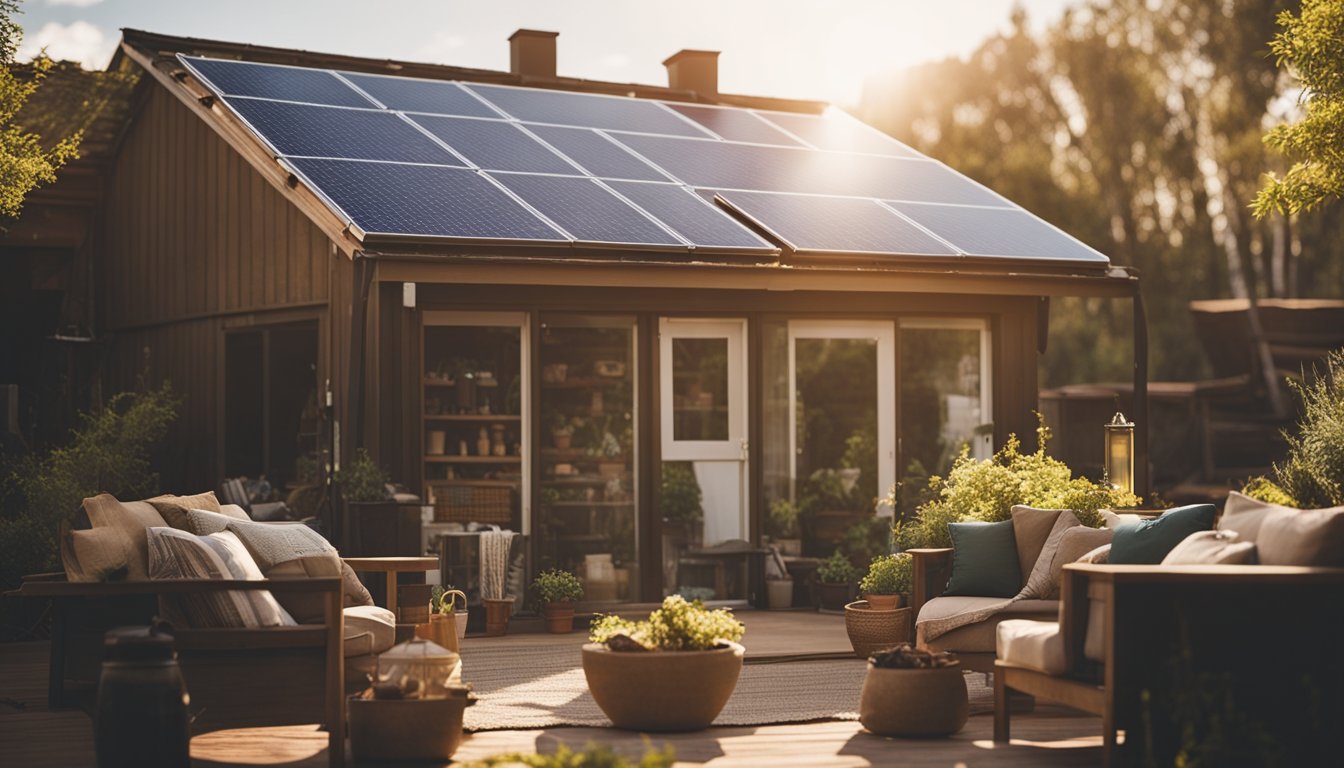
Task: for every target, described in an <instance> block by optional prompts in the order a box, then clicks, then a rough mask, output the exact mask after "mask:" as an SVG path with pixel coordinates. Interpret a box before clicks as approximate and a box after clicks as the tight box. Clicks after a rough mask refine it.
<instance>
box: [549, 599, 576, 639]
mask: <svg viewBox="0 0 1344 768" xmlns="http://www.w3.org/2000/svg"><path fill="white" fill-rule="evenodd" d="M544 613H545V615H546V631H547V632H550V633H551V634H553V635H567V634H569V633H570V632H573V631H574V604H573V603H547V604H546V608H545V610H544Z"/></svg>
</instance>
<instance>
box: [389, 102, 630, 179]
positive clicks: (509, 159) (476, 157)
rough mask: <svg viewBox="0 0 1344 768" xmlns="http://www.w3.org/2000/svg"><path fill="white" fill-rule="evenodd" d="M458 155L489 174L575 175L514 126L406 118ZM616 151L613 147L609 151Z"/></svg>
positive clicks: (465, 119) (458, 119) (497, 122)
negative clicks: (520, 172) (493, 172)
mask: <svg viewBox="0 0 1344 768" xmlns="http://www.w3.org/2000/svg"><path fill="white" fill-rule="evenodd" d="M408 117H410V118H411V119H412V120H414V121H415V122H417V123H419V124H420V125H422V126H424V128H425V129H426V130H427V131H429V132H430V133H432V134H434V135H435V136H437V137H438V138H439V139H440V140H442V141H443V143H445V144H447V145H448V146H450V147H452V148H453V150H454V151H456V152H457V153H458V154H459V155H462V156H463V157H465V158H467V159H468V160H470V161H471V162H473V163H475V164H476V165H478V166H480V167H482V168H487V169H489V170H493V171H523V172H526V173H567V174H577V173H578V172H579V171H578V169H577V168H575V167H574V166H572V165H570V164H569V163H567V162H565V161H564V159H562V158H561V157H560V156H559V155H557V154H555V153H554V152H552V151H551V150H549V149H547V148H546V145H544V144H542V143H541V142H539V141H537V140H536V139H534V138H532V137H531V136H528V135H527V134H526V133H523V131H522V130H520V129H519V128H518V126H517V125H516V124H514V123H510V122H505V121H503V120H476V119H473V118H470V117H438V116H431V115H408ZM612 149H615V150H616V151H620V150H619V149H618V148H616V147H612Z"/></svg>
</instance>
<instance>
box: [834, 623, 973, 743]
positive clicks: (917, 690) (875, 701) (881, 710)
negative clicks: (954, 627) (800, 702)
mask: <svg viewBox="0 0 1344 768" xmlns="http://www.w3.org/2000/svg"><path fill="white" fill-rule="evenodd" d="M967 714H969V705H968V701H967V697H966V681H965V679H964V678H963V676H962V672H961V666H960V662H958V661H957V660H956V658H955V657H954V656H953V655H952V654H949V653H929V652H927V651H920V650H915V649H914V648H913V647H911V645H910V644H909V643H902V644H901V645H899V646H897V647H895V648H892V649H891V650H888V651H883V652H880V653H875V654H873V656H872V657H871V658H870V659H869V660H868V675H867V676H866V677H865V678H864V680H863V692H862V693H861V694H860V696H859V722H860V723H863V727H864V728H867V729H868V730H869V731H871V732H873V733H876V734H878V735H880V736H923V737H927V736H948V735H951V734H953V733H956V732H957V731H959V730H961V728H962V726H964V725H966V716H967Z"/></svg>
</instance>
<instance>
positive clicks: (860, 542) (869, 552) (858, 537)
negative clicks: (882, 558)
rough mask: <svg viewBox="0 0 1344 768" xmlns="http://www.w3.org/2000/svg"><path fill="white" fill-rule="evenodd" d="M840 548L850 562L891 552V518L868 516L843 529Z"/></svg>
mask: <svg viewBox="0 0 1344 768" xmlns="http://www.w3.org/2000/svg"><path fill="white" fill-rule="evenodd" d="M840 548H841V549H843V550H844V551H845V554H847V555H849V561H850V562H851V563H867V562H869V561H870V560H872V559H873V558H874V557H877V556H878V555H886V554H890V553H891V520H890V519H889V518H886V517H870V518H868V519H866V520H860V521H858V522H856V523H854V524H853V525H851V526H849V527H848V528H846V529H845V537H844V539H842V540H841V542H840Z"/></svg>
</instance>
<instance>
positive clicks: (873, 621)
mask: <svg viewBox="0 0 1344 768" xmlns="http://www.w3.org/2000/svg"><path fill="white" fill-rule="evenodd" d="M913 570H914V558H912V557H911V556H910V555H909V554H908V553H905V552H901V553H899V554H895V555H881V556H879V557H875V558H873V562H872V564H870V565H869V566H868V572H867V573H866V574H864V577H863V579H861V580H860V581H859V591H860V592H862V593H863V596H864V599H863V600H856V601H854V602H852V603H850V604H848V605H846V606H845V632H846V633H848V634H849V642H850V644H851V645H853V646H854V654H855V655H856V656H858V657H859V658H867V657H868V656H869V655H870V654H872V653H873V652H875V651H878V650H882V649H884V648H889V647H891V646H894V645H896V644H898V643H903V642H906V641H908V640H909V635H910V609H909V608H901V607H900V598H901V595H904V594H907V593H909V591H910V581H911V578H912V577H913Z"/></svg>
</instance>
